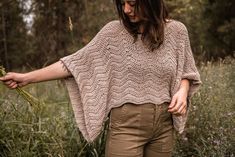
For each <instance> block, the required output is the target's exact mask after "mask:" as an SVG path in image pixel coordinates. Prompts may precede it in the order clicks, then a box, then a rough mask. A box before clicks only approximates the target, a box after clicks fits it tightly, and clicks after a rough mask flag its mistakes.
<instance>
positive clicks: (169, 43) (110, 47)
mask: <svg viewBox="0 0 235 157" xmlns="http://www.w3.org/2000/svg"><path fill="white" fill-rule="evenodd" d="M60 60H61V61H62V62H63V63H64V65H65V67H66V68H67V69H68V70H69V71H70V72H71V73H72V76H73V77H70V78H67V79H66V85H67V88H68V92H69V95H70V100H71V103H72V107H73V110H74V114H75V118H76V122H77V125H78V127H79V129H80V131H81V133H82V134H83V136H84V137H85V139H86V140H87V141H88V142H92V141H94V139H95V138H96V137H97V136H98V135H99V133H100V132H101V129H102V125H103V124H104V122H105V120H106V119H107V117H108V114H109V112H110V110H111V109H112V108H114V107H119V106H121V105H123V104H124V103H126V102H132V103H135V104H140V105H141V104H143V103H154V104H157V105H159V104H161V103H163V102H170V101H171V98H172V96H173V95H174V94H175V93H176V92H177V90H178V89H179V86H180V82H181V79H183V78H187V79H189V80H190V82H191V85H190V90H189V98H190V97H191V96H192V94H193V93H194V92H195V91H196V90H197V89H198V86H199V84H200V83H201V81H200V76H199V73H198V71H197V68H196V66H195V62H194V59H193V55H192V52H191V48H190V42H189V37H188V32H187V29H186V27H185V26H184V25H183V24H182V23H180V22H178V21H175V20H171V21H170V22H168V23H167V24H166V27H165V39H164V42H163V45H162V46H161V47H160V48H159V49H157V50H155V51H154V52H151V51H149V50H148V49H147V48H146V46H145V45H144V44H143V43H142V41H141V37H140V36H139V37H138V40H137V41H136V42H135V43H134V39H133V37H132V36H131V35H130V34H129V33H128V32H127V31H126V30H125V28H124V26H123V25H122V24H121V23H120V22H119V21H112V22H110V23H108V24H107V25H105V26H104V27H103V28H102V29H101V30H100V31H99V32H98V34H97V35H96V36H95V37H94V38H93V40H92V41H91V42H90V43H89V44H87V45H86V46H85V47H84V48H82V49H80V50H79V51H77V52H76V53H74V54H71V55H69V56H66V57H64V58H61V59H60ZM186 119H187V114H186V116H179V117H176V116H173V121H174V127H175V129H176V130H177V131H179V132H182V131H183V129H184V126H185V122H186Z"/></svg>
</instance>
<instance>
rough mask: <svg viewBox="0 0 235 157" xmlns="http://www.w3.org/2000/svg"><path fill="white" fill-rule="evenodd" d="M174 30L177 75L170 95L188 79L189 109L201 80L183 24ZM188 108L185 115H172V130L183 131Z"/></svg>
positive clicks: (179, 23)
mask: <svg viewBox="0 0 235 157" xmlns="http://www.w3.org/2000/svg"><path fill="white" fill-rule="evenodd" d="M175 29H176V30H177V31H176V32H177V35H176V36H177V38H176V40H177V45H178V49H177V73H176V77H175V82H174V83H175V84H174V86H172V90H171V94H172V96H173V95H174V94H176V92H177V91H178V90H179V88H180V84H181V80H182V79H188V80H189V82H190V86H189V91H188V98H187V104H188V106H189V107H190V106H191V105H190V103H191V98H192V96H193V94H194V93H195V92H196V91H197V90H198V89H199V86H200V84H201V79H200V74H199V72H198V69H197V67H196V64H195V60H194V57H193V53H192V50H191V46H190V41H189V35H188V31H187V28H186V27H185V25H184V24H183V23H181V22H177V23H176V25H175ZM189 107H188V110H187V112H186V114H185V115H181V116H177V115H172V118H173V125H174V128H175V130H176V131H178V132H179V133H182V132H183V131H184V128H185V124H186V121H187V118H188V114H189Z"/></svg>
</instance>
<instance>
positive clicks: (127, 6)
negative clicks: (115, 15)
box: [121, 0, 140, 23]
mask: <svg viewBox="0 0 235 157" xmlns="http://www.w3.org/2000/svg"><path fill="white" fill-rule="evenodd" d="M121 4H122V10H123V12H124V13H125V14H126V15H127V17H128V18H129V20H130V21H131V22H133V23H135V22H139V21H140V19H139V17H138V16H137V15H136V14H135V5H136V1H135V0H121Z"/></svg>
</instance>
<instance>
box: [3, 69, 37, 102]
mask: <svg viewBox="0 0 235 157" xmlns="http://www.w3.org/2000/svg"><path fill="white" fill-rule="evenodd" d="M4 75H6V71H5V68H4V67H2V66H0V76H4ZM16 91H17V92H18V94H19V95H21V96H22V97H23V98H24V99H25V100H26V101H27V102H28V103H29V104H30V105H31V106H35V105H37V106H38V105H39V103H40V101H39V100H38V99H37V98H35V97H34V96H32V95H31V94H29V93H28V92H26V91H25V90H23V89H21V88H20V87H17V88H16Z"/></svg>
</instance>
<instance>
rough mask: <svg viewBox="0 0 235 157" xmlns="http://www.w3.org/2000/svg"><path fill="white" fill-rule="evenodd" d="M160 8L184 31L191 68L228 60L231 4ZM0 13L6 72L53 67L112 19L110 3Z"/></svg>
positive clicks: (23, 7)
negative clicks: (194, 63)
mask: <svg viewBox="0 0 235 157" xmlns="http://www.w3.org/2000/svg"><path fill="white" fill-rule="evenodd" d="M166 3H167V6H168V10H169V11H170V16H171V17H172V18H174V19H176V20H179V21H181V22H183V23H184V24H185V25H186V26H187V28H188V30H189V34H190V39H191V46H192V50H193V52H194V56H195V58H196V61H197V62H200V61H208V60H209V61H211V60H217V59H218V58H224V57H226V56H228V55H229V56H234V54H235V52H234V51H235V44H234V41H235V18H234V17H235V11H234V8H235V2H234V1H231V0H197V1H194V0H166ZM0 13H1V16H0V20H1V23H0V57H1V60H0V65H3V66H4V67H6V69H7V70H11V69H19V68H20V69H22V68H26V69H29V68H39V67H42V66H45V65H48V64H50V63H52V62H55V61H57V60H58V59H59V58H61V57H63V56H65V55H68V54H71V53H74V52H75V51H76V50H78V49H80V48H81V47H83V46H84V45H85V44H87V43H88V42H89V41H90V40H91V39H92V38H93V37H94V35H95V34H96V33H97V32H98V31H99V30H100V29H101V28H102V27H103V26H104V25H105V24H106V23H107V22H109V21H111V20H113V19H118V18H117V16H116V15H117V14H116V10H115V8H114V5H113V3H112V0H58V1H55V0H40V1H36V0H1V2H0ZM70 19H71V21H70ZM27 21H28V22H27ZM70 22H71V23H70ZM71 24H72V26H73V28H71Z"/></svg>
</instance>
